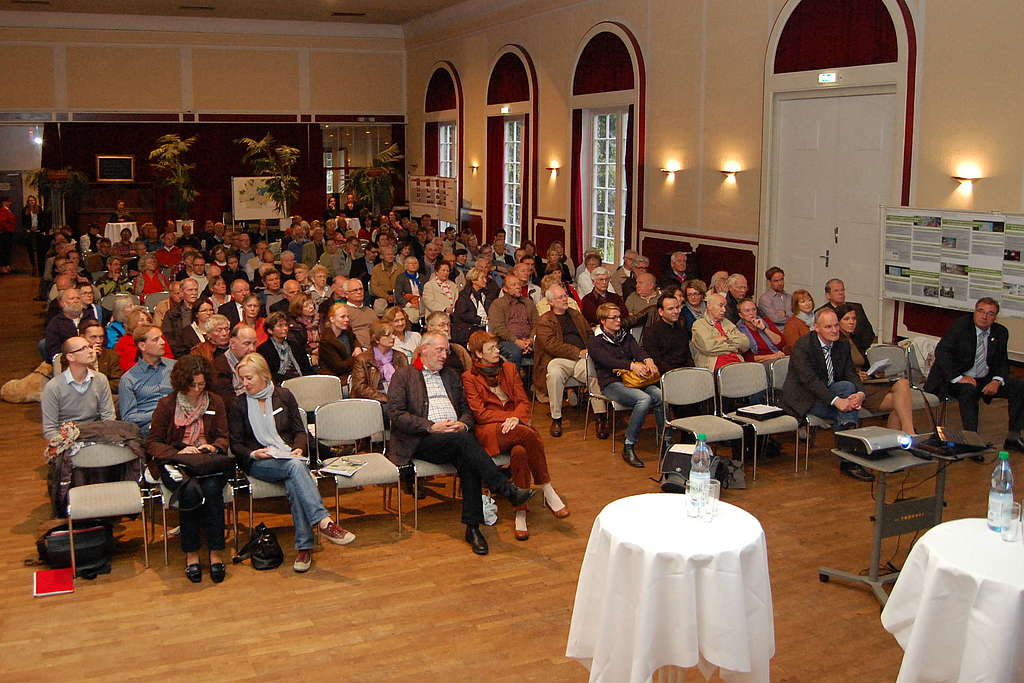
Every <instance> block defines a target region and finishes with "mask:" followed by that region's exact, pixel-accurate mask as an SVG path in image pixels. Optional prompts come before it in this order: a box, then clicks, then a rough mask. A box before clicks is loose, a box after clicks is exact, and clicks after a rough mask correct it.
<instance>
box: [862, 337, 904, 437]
mask: <svg viewBox="0 0 1024 683" xmlns="http://www.w3.org/2000/svg"><path fill="white" fill-rule="evenodd" d="M865 355H866V356H867V360H868V366H869V367H870V366H871V365H874V364H875V363H877V362H878V361H880V360H883V359H885V360H888V361H889V364H888V365H887V366H886V367H885V368H883V369H882V373H883V374H884V375H885V376H886V377H894V378H896V379H905V378H906V377H907V376H908V374H909V373H908V365H907V364H908V362H909V359H908V358H907V352H906V350H905V349H904V348H903V347H900V346H897V345H895V344H874V345H873V346H871V347H870V348H868V351H867V353H866V354H865ZM889 412H890V411H877V412H873V411H870V410H868V409H867V408H861V409H860V411H858V415H859V416H860V418H861V419H866V418H871V417H885V416H887V415H888V414H889Z"/></svg>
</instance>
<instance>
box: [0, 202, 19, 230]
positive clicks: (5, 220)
mask: <svg viewBox="0 0 1024 683" xmlns="http://www.w3.org/2000/svg"><path fill="white" fill-rule="evenodd" d="M17 229H18V219H17V217H15V215H14V213H13V212H12V211H11V210H10V209H8V208H7V207H6V206H0V232H14V231H16V230H17Z"/></svg>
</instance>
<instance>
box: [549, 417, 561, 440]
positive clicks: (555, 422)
mask: <svg viewBox="0 0 1024 683" xmlns="http://www.w3.org/2000/svg"><path fill="white" fill-rule="evenodd" d="M548 433H550V434H551V436H553V437H555V438H556V439H557V438H558V437H560V436H561V435H562V418H560V417H553V418H551V428H550V429H549V430H548Z"/></svg>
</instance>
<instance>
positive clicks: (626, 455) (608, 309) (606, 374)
mask: <svg viewBox="0 0 1024 683" xmlns="http://www.w3.org/2000/svg"><path fill="white" fill-rule="evenodd" d="M597 319H598V327H597V329H596V330H594V334H593V335H591V336H590V337H588V339H587V350H588V351H589V353H590V357H591V358H592V359H593V360H594V367H595V368H596V369H597V382H598V385H599V386H600V387H601V393H603V394H604V395H605V396H607V397H608V398H609V399H611V400H612V401H616V402H617V403H621V404H622V405H624V406H630V407H632V409H633V411H632V413H630V416H629V425H628V426H627V427H626V437H625V441H624V443H623V447H622V459H623V460H625V461H626V463H627V464H629V465H632V466H633V467H643V466H644V462H643V460H641V459H640V458H638V457H637V455H636V450H635V444H636V442H637V440H638V439H639V438H640V428H641V427H643V424H644V420H645V419H646V417H647V414H648V413H649V412H651V410H653V411H654V425H655V430H657V429H660V428H661V425H663V424H665V406H664V404H663V403H662V401H661V389H660V388H658V386H656V385H654V384H652V385H650V386H647V387H644V388H643V389H633V388H631V387H627V386H626V385H625V384H623V382H622V379H621V378H620V375H621V373H622V372H625V371H627V370H632V371H633V372H635V373H636V374H638V375H640V376H641V377H650V376H651V375H652V374H653V373H656V372H657V371H658V368H657V366H656V365H655V364H654V359H653V358H651V357H650V354H648V353H647V352H646V351H645V350H644V349H643V348H642V347H641V346H640V344H639V343H638V342H637V341H636V339H635V338H634V337H633V335H631V334H630V333H629V330H624V329H622V311H621V309H620V308H619V307H618V306H616V305H615V304H601V305H600V306H599V307H598V309H597ZM616 371H620V372H616Z"/></svg>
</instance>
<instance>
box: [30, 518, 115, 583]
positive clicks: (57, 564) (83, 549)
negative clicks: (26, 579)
mask: <svg viewBox="0 0 1024 683" xmlns="http://www.w3.org/2000/svg"><path fill="white" fill-rule="evenodd" d="M74 533H75V569H76V574H77V576H79V577H81V578H83V579H95V578H96V577H97V576H98V575H100V574H109V573H110V557H111V555H113V553H114V528H113V527H112V526H111V525H110V524H109V523H107V522H102V521H92V520H86V519H83V520H79V521H78V523H77V524H76V526H75V532H74ZM36 552H37V553H38V554H39V561H40V562H42V563H44V564H46V565H48V566H49V567H50V568H51V569H64V568H66V567H70V566H71V539H70V537H69V534H68V525H67V524H58V525H57V526H55V527H53V528H52V529H49V530H48V531H47V532H46V533H45V534H43V535H42V536H41V537H40V538H39V540H38V541H36Z"/></svg>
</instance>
